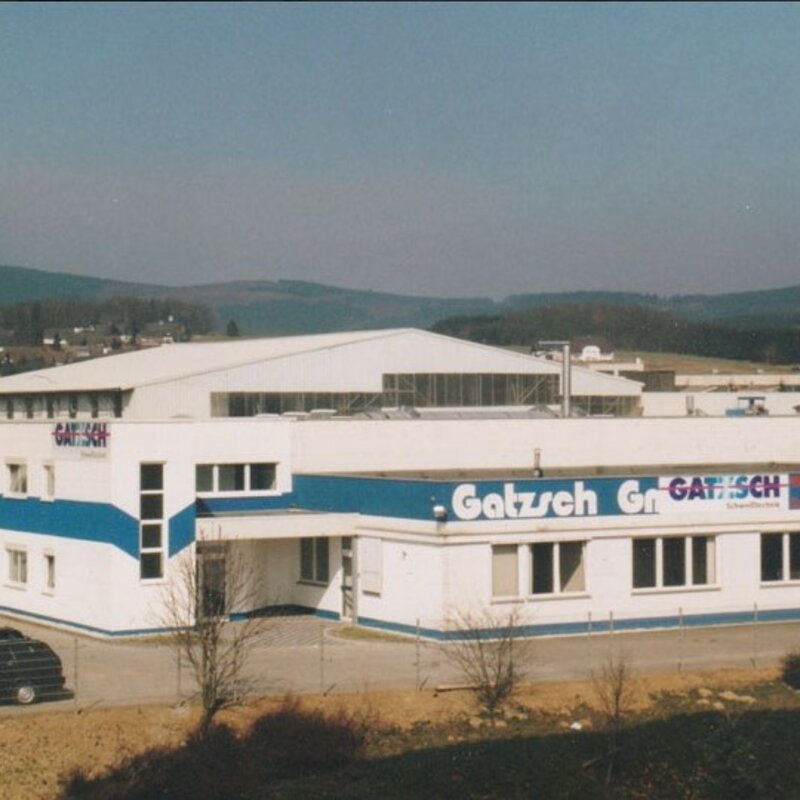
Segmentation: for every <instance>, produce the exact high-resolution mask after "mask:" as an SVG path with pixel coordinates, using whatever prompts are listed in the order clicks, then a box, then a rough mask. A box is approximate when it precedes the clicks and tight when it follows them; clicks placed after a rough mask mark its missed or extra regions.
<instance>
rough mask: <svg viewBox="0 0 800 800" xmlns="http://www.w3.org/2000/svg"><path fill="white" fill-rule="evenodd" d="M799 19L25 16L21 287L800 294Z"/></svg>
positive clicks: (158, 11)
mask: <svg viewBox="0 0 800 800" xmlns="http://www.w3.org/2000/svg"><path fill="white" fill-rule="evenodd" d="M798 254H800V6H798V5H795V4H785V5H783V4H774V5H773V4H752V5H751V4H736V3H734V4H689V3H679V4H642V5H638V4H581V3H578V4H568V3H563V4H562V3H553V4H531V5H527V4H508V5H506V4H499V3H494V4H486V5H481V4H474V5H473V4H464V5H458V4H442V5H438V4H408V5H406V4H389V5H386V4H375V5H363V4H353V5H349V4H331V5H327V4H321V5H315V4H298V5H294V4H289V5H285V4H278V5H272V4H261V3H256V4H241V5H239V4H191V3H188V4H163V5H161V4H141V5H139V4H114V3H108V4H86V5H84V4H78V3H75V4H63V5H62V4H53V5H51V4H2V5H0V264H13V265H19V266H30V267H38V268H42V269H50V270H57V271H70V272H78V273H81V274H86V275H99V276H103V277H114V278H123V279H130V280H137V281H138V280H141V281H160V282H164V283H168V284H173V285H179V284H186V283H201V282H212V281H216V280H223V279H238V278H266V279H277V278H298V279H305V280H316V281H320V282H325V283H332V284H337V285H342V286H349V287H356V288H365V289H366V288H369V289H386V290H390V291H402V292H407V293H414V294H437V295H451V296H455V295H491V296H495V297H501V296H505V295H506V294H510V293H515V292H535V291H561V290H573V289H612V290H618V289H624V290H631V291H646V292H657V293H660V294H675V293H687V292H707V293H718V292H723V291H738V290H750V289H755V288H762V287H763V288H772V287H777V286H782V285H790V284H798V283H800V270H798V261H799V260H800V259H799V257H798Z"/></svg>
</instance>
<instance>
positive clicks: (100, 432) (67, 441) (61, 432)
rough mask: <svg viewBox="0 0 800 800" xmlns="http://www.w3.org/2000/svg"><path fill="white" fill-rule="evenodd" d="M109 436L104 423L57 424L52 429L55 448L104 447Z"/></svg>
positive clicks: (109, 433) (109, 432)
mask: <svg viewBox="0 0 800 800" xmlns="http://www.w3.org/2000/svg"><path fill="white" fill-rule="evenodd" d="M110 436H111V431H110V430H109V429H108V424H107V423H105V422H59V423H57V424H56V426H55V427H54V428H53V441H54V442H55V444H56V447H106V446H107V445H108V439H109V437H110Z"/></svg>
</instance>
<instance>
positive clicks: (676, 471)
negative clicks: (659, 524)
mask: <svg viewBox="0 0 800 800" xmlns="http://www.w3.org/2000/svg"><path fill="white" fill-rule="evenodd" d="M541 471H542V474H541V475H538V476H537V475H534V474H533V473H534V471H533V467H532V466H531V467H528V468H525V469H519V468H513V469H443V470H432V469H424V470H396V471H394V470H392V471H385V470H376V471H373V472H346V473H342V472H325V473H320V472H308V473H299V474H308V475H326V476H330V477H342V478H347V477H350V478H384V479H387V480H423V481H425V480H428V481H502V480H536V479H538V478H541V479H544V480H550V479H553V478H625V477H628V476H630V477H646V476H654V475H686V474H691V475H699V476H702V475H732V474H758V473H776V472H800V462H796V461H793V462H777V461H770V462H764V461H755V462H750V463H747V462H736V463H730V464H636V465H632V466H624V465H623V466H604V465H599V464H596V465H588V466H583V467H548V466H545V467H542V468H541Z"/></svg>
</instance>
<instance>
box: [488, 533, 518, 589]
mask: <svg viewBox="0 0 800 800" xmlns="http://www.w3.org/2000/svg"><path fill="white" fill-rule="evenodd" d="M518 594H519V570H518V568H517V545H515V544H498V545H494V546H493V547H492V596H493V597H516V596H517V595H518Z"/></svg>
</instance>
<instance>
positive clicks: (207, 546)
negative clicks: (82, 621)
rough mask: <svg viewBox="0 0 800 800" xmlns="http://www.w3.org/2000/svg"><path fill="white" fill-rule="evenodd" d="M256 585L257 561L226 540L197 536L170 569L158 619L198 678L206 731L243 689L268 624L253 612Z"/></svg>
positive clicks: (203, 724)
mask: <svg viewBox="0 0 800 800" xmlns="http://www.w3.org/2000/svg"><path fill="white" fill-rule="evenodd" d="M256 586H257V583H256V581H255V575H254V574H253V566H252V564H251V563H250V562H248V561H247V560H246V559H245V558H244V557H243V555H242V554H241V553H240V552H239V551H238V550H237V549H236V548H232V547H231V546H230V543H228V542H224V541H221V540H207V539H206V540H200V541H198V542H197V543H196V545H195V548H194V549H188V550H186V551H185V552H184V553H182V554H181V556H179V558H178V559H177V560H176V564H175V565H174V566H173V567H172V568H171V570H170V580H169V583H168V584H167V586H166V588H165V591H164V596H163V605H162V610H161V614H160V620H159V621H160V623H161V625H162V627H165V628H167V629H169V631H170V634H169V636H170V639H171V643H172V646H173V647H174V649H175V652H176V656H177V657H178V659H179V661H181V660H182V661H184V662H185V663H187V664H188V665H189V667H190V669H191V672H192V675H193V677H194V679H195V683H196V686H197V694H198V696H199V699H200V704H201V707H202V716H201V720H200V731H201V732H207V731H208V728H209V727H210V725H211V722H212V721H213V719H214V717H215V715H216V714H217V713H218V712H219V711H220V710H221V709H223V708H227V707H229V706H231V705H234V704H236V703H238V702H239V701H240V700H241V698H242V695H243V694H244V688H245V687H244V682H243V671H244V667H245V663H246V661H247V657H248V655H249V654H250V652H251V651H252V649H253V646H254V645H256V644H257V643H258V641H259V639H260V638H261V637H262V636H263V633H264V631H265V627H266V624H267V621H266V620H265V619H264V618H262V617H259V616H258V615H256V614H254V613H253V611H254V609H255V608H256V605H257V601H258V597H257V591H256ZM232 614H235V615H236V616H237V617H238V619H237V620H236V621H232V619H231V616H232Z"/></svg>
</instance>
